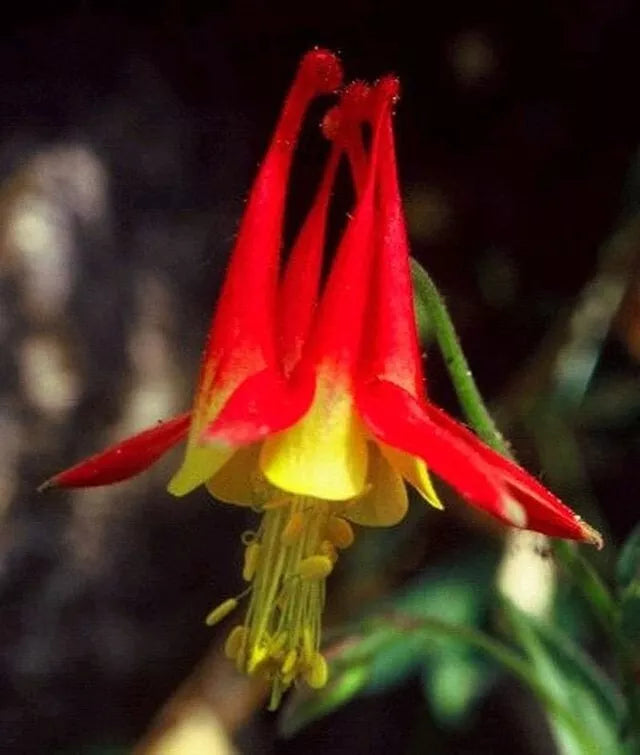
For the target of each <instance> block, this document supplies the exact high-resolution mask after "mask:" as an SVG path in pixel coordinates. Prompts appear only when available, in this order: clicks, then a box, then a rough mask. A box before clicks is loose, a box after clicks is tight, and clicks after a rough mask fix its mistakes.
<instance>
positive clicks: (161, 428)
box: [38, 412, 191, 491]
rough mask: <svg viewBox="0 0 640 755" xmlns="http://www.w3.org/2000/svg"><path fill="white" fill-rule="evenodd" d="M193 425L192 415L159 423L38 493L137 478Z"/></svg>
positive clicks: (61, 475) (62, 474)
mask: <svg viewBox="0 0 640 755" xmlns="http://www.w3.org/2000/svg"><path fill="white" fill-rule="evenodd" d="M190 422H191V412H185V413H184V414H179V415H178V416H177V417H173V418H172V419H168V420H165V421H164V422H160V423H158V424H157V425H154V426H153V427H150V428H148V429H147V430H143V431H142V432H140V433H137V434H136V435H133V436H131V437H130V438H127V439H126V440H123V441H122V442H120V443H116V445H114V446H111V447H110V448H107V449H106V450H105V451H101V452H100V453H97V454H95V455H94V456H90V457H89V458H88V459H85V460H84V461H81V462H79V463H78V464H75V465H74V466H73V467H70V468H69V469H66V470H65V471H64V472H60V473H59V474H57V475H55V476H54V477H51V478H50V479H49V480H47V481H46V482H44V483H43V484H42V485H40V487H39V488H38V490H39V491H43V490H46V489H47V488H51V487H55V488H90V487H97V486H98V485H110V484H112V483H114V482H121V481H122V480H127V479H129V478H130V477H134V476H135V475H137V474H138V473H140V472H142V471H144V470H145V469H147V467H150V466H151V465H152V464H153V463H154V462H155V461H157V460H158V459H159V458H160V457H161V456H162V455H163V454H164V453H165V452H166V451H168V450H169V449H170V448H172V447H173V446H175V445H176V443H178V442H179V441H181V440H182V439H183V438H184V437H185V436H186V434H187V432H188V430H189V424H190Z"/></svg>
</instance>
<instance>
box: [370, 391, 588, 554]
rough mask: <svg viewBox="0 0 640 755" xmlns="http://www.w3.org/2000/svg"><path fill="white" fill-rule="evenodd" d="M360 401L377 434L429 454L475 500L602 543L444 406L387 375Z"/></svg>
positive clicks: (505, 517)
mask: <svg viewBox="0 0 640 755" xmlns="http://www.w3.org/2000/svg"><path fill="white" fill-rule="evenodd" d="M358 406H359V408H360V411H361V413H362V416H363V418H364V420H365V423H366V424H367V426H368V427H369V430H370V431H371V432H372V434H373V435H374V436H375V437H376V438H377V439H379V440H381V441H382V442H384V443H386V444H388V445H390V446H392V447H395V448H399V449H401V450H402V451H406V452H407V453H410V454H412V455H414V456H418V457H420V458H421V459H423V460H424V461H425V462H426V464H427V465H428V466H429V468H430V469H432V470H433V471H434V472H435V473H436V474H437V475H438V476H439V477H442V479H443V480H445V481H446V482H448V483H449V484H450V485H451V486H452V487H453V488H455V489H456V490H457V491H458V492H459V493H460V494H461V495H462V496H463V497H464V498H465V499H466V500H467V501H468V502H469V503H470V504H472V505H473V506H476V507H477V508H480V509H483V510H484V511H486V512H487V513H489V514H491V515H492V516H494V517H496V518H498V519H500V520H501V521H502V522H504V523H506V524H509V525H511V526H519V527H523V528H526V529H532V530H535V531H537V532H541V533H543V534H545V535H551V536H554V537H564V538H570V539H573V540H587V541H589V542H592V543H593V544H595V545H598V546H601V544H602V540H601V538H600V537H599V535H598V534H597V533H596V532H595V531H594V530H592V529H591V528H590V527H589V526H588V525H586V524H584V523H583V522H582V521H581V520H580V518H579V517H577V516H576V514H574V512H573V511H571V509H570V508H568V507H567V506H565V505H564V504H563V503H562V502H561V501H560V500H559V499H558V498H556V497H555V496H554V495H553V494H552V493H550V492H549V491H548V490H547V489H546V488H545V487H544V486H543V485H541V484H540V483H539V482H538V481H537V480H535V479H534V478H533V477H532V476H531V475H529V474H528V473H527V472H525V471H524V469H522V468H521V467H519V466H518V465H516V464H514V463H513V462H511V461H509V460H508V459H505V458H504V457H503V456H501V455H500V454H498V453H497V452H495V451H493V450H492V449H490V448H489V447H488V446H486V445H485V444H484V443H482V441H481V440H480V439H479V438H477V437H476V436H475V435H474V434H473V433H472V432H471V431H470V430H468V429H467V428H466V427H464V426H462V425H460V424H459V423H458V422H456V421H455V420H453V419H452V418H451V417H449V416H448V415H447V414H445V413H444V412H443V411H442V410H440V409H438V408H436V407H435V406H433V405H431V404H428V403H427V402H422V401H418V400H416V399H415V398H413V397H412V396H411V395H410V394H409V393H407V392H406V391H404V390H403V389H402V388H399V387H398V386H396V385H393V384H392V383H389V382H386V381H381V380H379V381H373V382H371V383H368V384H367V385H364V386H360V390H359V392H358ZM514 502H515V504H516V507H514V505H513V503H514ZM517 507H519V508H520V509H521V511H518V510H517ZM514 509H516V510H514ZM521 513H523V514H524V517H522V518H521V516H520V514H521Z"/></svg>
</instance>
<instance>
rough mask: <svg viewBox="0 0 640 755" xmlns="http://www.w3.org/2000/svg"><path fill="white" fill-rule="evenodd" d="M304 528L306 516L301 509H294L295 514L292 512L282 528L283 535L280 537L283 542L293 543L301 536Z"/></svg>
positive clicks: (284, 543)
mask: <svg viewBox="0 0 640 755" xmlns="http://www.w3.org/2000/svg"><path fill="white" fill-rule="evenodd" d="M303 528H304V517H303V516H302V514H301V513H300V512H299V511H294V512H293V514H291V516H290V517H289V521H288V522H287V524H286V526H285V528H284V530H282V535H281V537H280V540H281V542H282V544H283V545H293V544H294V543H295V542H296V541H297V540H298V538H299V537H300V534H301V533H302V530H303Z"/></svg>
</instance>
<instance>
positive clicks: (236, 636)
mask: <svg viewBox="0 0 640 755" xmlns="http://www.w3.org/2000/svg"><path fill="white" fill-rule="evenodd" d="M246 637H247V628H246V627H244V626H242V624H238V626H237V627H234V628H233V629H232V630H231V631H230V632H229V636H228V637H227V641H226V642H225V643H224V654H225V655H226V656H227V658H229V659H230V660H232V661H233V660H234V659H235V658H237V657H238V654H239V653H240V650H241V649H242V646H243V645H244V641H245V639H246Z"/></svg>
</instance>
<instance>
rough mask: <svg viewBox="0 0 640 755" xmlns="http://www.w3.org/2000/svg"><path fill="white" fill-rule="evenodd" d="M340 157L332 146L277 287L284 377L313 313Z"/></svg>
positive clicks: (294, 358)
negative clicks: (314, 194) (309, 207)
mask: <svg viewBox="0 0 640 755" xmlns="http://www.w3.org/2000/svg"><path fill="white" fill-rule="evenodd" d="M340 154H341V150H340V148H339V147H337V146H336V145H334V146H333V147H332V148H331V154H330V156H329V160H328V161H327V166H326V168H325V171H324V175H323V177H322V181H321V183H320V188H319V189H318V193H317V194H316V197H315V200H314V202H313V205H312V207H311V210H310V212H309V214H308V215H307V217H306V219H305V221H304V224H303V225H302V228H301V230H300V233H299V234H298V237H297V239H296V241H295V244H294V245H293V249H292V251H291V255H290V257H289V262H288V263H287V267H286V270H285V272H284V277H283V280H282V284H281V286H280V293H279V296H278V300H279V317H278V330H279V333H280V347H281V355H282V363H283V366H284V370H285V372H286V373H287V374H288V373H290V372H291V369H292V368H293V366H294V365H295V364H296V363H297V362H298V360H299V359H300V355H301V353H302V347H303V346H304V343H305V341H306V340H307V336H308V334H309V330H310V328H311V321H312V318H313V314H314V312H315V309H316V304H317V299H318V288H319V286H320V273H321V271H322V255H323V252H324V242H325V227H326V223H327V209H328V206H329V199H330V197H331V189H332V188H333V183H334V180H335V176H336V170H337V168H338V163H339V161H340Z"/></svg>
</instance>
